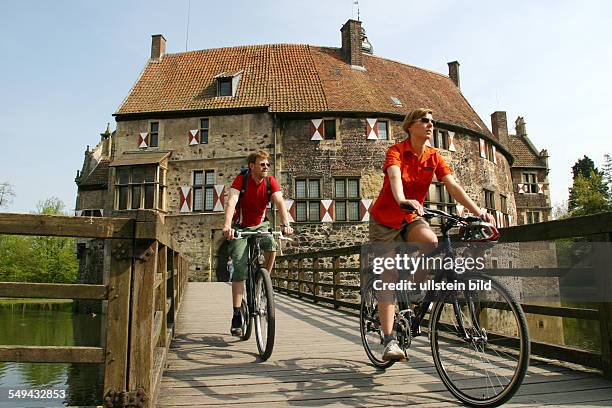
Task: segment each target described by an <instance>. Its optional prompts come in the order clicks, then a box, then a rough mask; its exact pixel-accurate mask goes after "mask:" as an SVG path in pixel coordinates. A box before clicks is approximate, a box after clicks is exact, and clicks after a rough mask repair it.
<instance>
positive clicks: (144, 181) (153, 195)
mask: <svg viewBox="0 0 612 408" xmlns="http://www.w3.org/2000/svg"><path fill="white" fill-rule="evenodd" d="M166 189H167V186H166V169H165V168H163V167H159V166H157V165H142V166H132V167H124V166H122V167H118V168H117V176H116V179H115V208H116V209H117V210H128V209H132V210H137V209H140V208H144V209H157V210H164V208H165V203H166V199H165V194H166Z"/></svg>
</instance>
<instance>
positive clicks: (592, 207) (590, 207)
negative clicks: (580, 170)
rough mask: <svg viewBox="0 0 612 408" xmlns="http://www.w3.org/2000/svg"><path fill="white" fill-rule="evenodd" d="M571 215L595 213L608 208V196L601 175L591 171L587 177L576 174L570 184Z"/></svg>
mask: <svg viewBox="0 0 612 408" xmlns="http://www.w3.org/2000/svg"><path fill="white" fill-rule="evenodd" d="M572 197H573V202H572V207H571V208H570V210H571V214H572V216H574V217H576V216H580V215H589V214H596V213H599V212H602V211H608V210H609V209H610V196H609V193H608V191H607V188H606V186H605V184H604V182H603V176H602V175H601V174H599V173H598V172H596V171H591V174H590V175H589V177H584V176H583V175H582V174H578V176H576V178H575V179H574V185H573V186H572Z"/></svg>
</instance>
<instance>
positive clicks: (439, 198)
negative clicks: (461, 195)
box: [425, 182, 457, 214]
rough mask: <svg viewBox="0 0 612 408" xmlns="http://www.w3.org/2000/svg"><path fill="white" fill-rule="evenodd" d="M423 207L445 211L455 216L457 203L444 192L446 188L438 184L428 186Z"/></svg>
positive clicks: (446, 191)
mask: <svg viewBox="0 0 612 408" xmlns="http://www.w3.org/2000/svg"><path fill="white" fill-rule="evenodd" d="M425 207H429V208H433V209H437V210H442V211H446V212H447V213H450V214H455V213H456V211H457V203H455V200H453V198H452V197H451V195H450V194H449V193H448V190H446V186H445V185H444V184H442V183H438V182H436V183H431V184H430V186H429V192H428V193H427V197H426V198H425Z"/></svg>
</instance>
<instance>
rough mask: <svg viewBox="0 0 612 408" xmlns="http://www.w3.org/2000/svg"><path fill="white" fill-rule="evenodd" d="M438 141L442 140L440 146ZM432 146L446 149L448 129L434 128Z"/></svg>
mask: <svg viewBox="0 0 612 408" xmlns="http://www.w3.org/2000/svg"><path fill="white" fill-rule="evenodd" d="M440 142H442V145H441V146H440ZM433 147H435V148H437V149H442V150H448V130H446V129H434V133H433Z"/></svg>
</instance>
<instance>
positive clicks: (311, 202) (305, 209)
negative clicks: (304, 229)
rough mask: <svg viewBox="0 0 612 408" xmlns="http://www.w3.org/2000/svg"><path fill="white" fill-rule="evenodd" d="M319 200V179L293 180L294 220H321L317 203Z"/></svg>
mask: <svg viewBox="0 0 612 408" xmlns="http://www.w3.org/2000/svg"><path fill="white" fill-rule="evenodd" d="M320 200H321V180H320V179H296V180H295V218H296V219H295V220H296V221H297V222H309V221H310V222H318V221H320V220H321V217H320V213H319V203H320Z"/></svg>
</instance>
